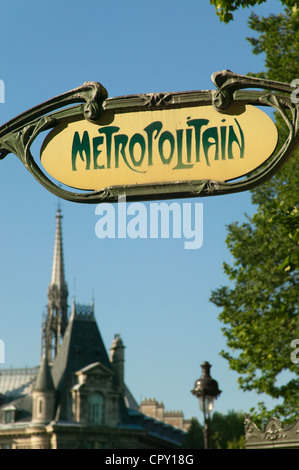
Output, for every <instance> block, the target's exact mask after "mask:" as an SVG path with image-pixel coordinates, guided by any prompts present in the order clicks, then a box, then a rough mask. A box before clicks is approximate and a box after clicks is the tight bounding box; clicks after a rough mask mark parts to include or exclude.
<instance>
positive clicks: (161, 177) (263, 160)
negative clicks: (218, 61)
mask: <svg viewBox="0 0 299 470" xmlns="http://www.w3.org/2000/svg"><path fill="white" fill-rule="evenodd" d="M212 79H213V81H214V83H215V85H216V87H217V89H216V90H207V91H203V90H200V91H187V92H175V93H148V94H141V95H131V96H123V97H116V98H109V99H108V98H107V96H108V94H107V91H106V89H105V88H104V87H103V86H102V85H101V84H99V83H97V82H86V83H84V84H83V85H82V87H79V88H76V89H75V90H71V91H69V92H67V93H64V94H63V95H60V96H58V97H55V98H53V99H52V100H49V101H47V102H45V103H42V104H41V105H38V106H37V107H35V108H33V109H31V110H29V111H26V112H25V113H23V114H22V115H20V116H18V117H16V118H15V119H13V120H12V121H10V122H9V123H7V124H5V125H4V126H2V127H0V157H2V158H4V157H5V156H6V155H7V154H8V153H15V154H16V155H17V156H18V157H19V158H20V159H21V161H22V162H23V163H24V165H25V166H26V167H27V169H28V170H29V171H30V172H31V173H32V174H33V175H34V177H35V178H36V179H37V180H38V181H39V182H40V183H41V184H43V185H44V186H45V187H46V188H47V189H49V190H50V191H51V192H53V193H54V194H56V195H57V196H59V197H62V198H64V199H68V200H71V201H76V202H104V201H105V202H108V201H109V202H115V201H117V200H118V197H119V196H120V195H124V196H126V199H127V200H128V201H129V200H151V199H167V198H182V197H195V196H208V195H217V194H226V193H233V192H239V191H244V190H248V189H251V188H253V187H255V186H258V185H259V184H262V183H263V182H264V181H266V180H267V179H269V178H271V176H273V175H274V174H275V173H276V171H278V169H279V168H280V167H281V166H282V165H283V164H284V163H285V161H286V160H287V159H288V158H289V156H290V155H291V153H292V152H293V151H294V149H295V148H296V146H297V145H298V127H299V126H298V112H297V111H298V104H297V103H294V102H293V101H292V100H291V96H292V93H293V92H294V87H292V86H291V85H288V84H284V83H280V82H270V81H267V80H262V79H256V78H252V77H245V76H242V75H237V74H233V73H232V72H229V71H223V72H217V73H215V74H213V76H212ZM244 88H250V89H251V90H244ZM253 88H262V91H255V90H252V89H253ZM265 89H266V91H265ZM277 92H279V94H277ZM82 102H83V104H78V103H82ZM74 103H77V104H75V105H74V106H71V107H66V106H69V105H70V104H74ZM262 106H263V107H265V106H268V107H269V106H270V107H272V108H274V109H275V110H276V111H279V112H281V114H282V115H283V116H284V118H285V120H286V122H287V124H288V127H289V129H290V135H289V137H288V139H287V141H286V142H285V143H284V144H283V146H282V147H281V148H280V149H278V150H277V142H278V131H277V128H276V125H275V124H274V122H273V121H272V119H271V118H270V117H269V116H268V114H266V113H265V112H264V111H262V110H261V109H260V108H261V107H262ZM58 108H61V109H59V110H57V109H58ZM43 131H50V132H48V134H47V136H46V137H45V139H44V142H43V144H42V146H41V152H40V154H41V155H40V158H41V161H40V162H37V161H35V160H34V158H33V156H32V155H31V151H30V148H31V145H32V143H33V141H34V140H35V139H36V137H37V136H38V135H39V134H40V133H41V132H43ZM275 152H276V154H275ZM43 170H44V171H45V172H46V174H45V173H44V172H43ZM61 184H62V185H64V187H61ZM69 188H72V190H70V189H69ZM74 190H75V191H74ZM76 190H77V191H76ZM78 191H79V192H78ZM82 191H89V192H85V193H84V192H82Z"/></svg>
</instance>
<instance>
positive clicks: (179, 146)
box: [174, 129, 193, 170]
mask: <svg viewBox="0 0 299 470" xmlns="http://www.w3.org/2000/svg"><path fill="white" fill-rule="evenodd" d="M187 130H189V131H191V132H192V129H187ZM183 132H184V131H183V129H177V131H176V136H177V150H178V163H177V164H176V166H175V167H174V170H180V169H183V168H192V167H193V164H189V165H186V163H183V162H182V146H183Z"/></svg>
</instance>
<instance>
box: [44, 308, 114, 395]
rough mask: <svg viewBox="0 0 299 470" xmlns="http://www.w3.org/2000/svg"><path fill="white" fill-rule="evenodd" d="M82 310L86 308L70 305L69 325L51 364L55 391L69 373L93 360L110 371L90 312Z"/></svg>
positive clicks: (108, 362)
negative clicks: (71, 308)
mask: <svg viewBox="0 0 299 470" xmlns="http://www.w3.org/2000/svg"><path fill="white" fill-rule="evenodd" d="M84 309H86V307H82V306H80V305H78V304H75V303H74V304H73V311H72V315H71V318H70V321H69V324H68V326H67V329H66V331H65V334H64V337H63V341H62V344H61V346H60V348H59V351H58V354H57V356H56V358H55V360H54V363H53V367H52V377H53V382H54V385H55V388H56V389H57V390H58V391H60V390H61V389H62V388H63V387H64V382H65V381H66V380H67V378H68V377H69V376H70V375H72V374H73V373H74V372H76V371H78V370H80V369H82V368H83V367H86V366H88V365H89V364H93V363H94V362H101V363H102V364H103V365H104V366H106V367H108V369H110V370H112V367H111V364H110V361H109V358H108V355H107V351H106V348H105V346H104V342H103V340H102V336H101V333H100V331H99V329H98V326H97V323H96V321H95V318H94V316H93V311H84Z"/></svg>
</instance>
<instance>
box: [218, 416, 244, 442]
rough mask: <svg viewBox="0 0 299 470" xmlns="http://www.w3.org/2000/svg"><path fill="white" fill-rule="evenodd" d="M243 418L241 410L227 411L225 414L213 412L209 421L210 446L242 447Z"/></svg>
mask: <svg viewBox="0 0 299 470" xmlns="http://www.w3.org/2000/svg"><path fill="white" fill-rule="evenodd" d="M244 420H245V415H244V413H241V412H235V411H229V412H228V413H227V414H226V415H223V414H222V413H218V412H214V413H213V415H212V417H211V421H210V429H211V448H212V449H239V448H243V447H244Z"/></svg>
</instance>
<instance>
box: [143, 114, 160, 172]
mask: <svg viewBox="0 0 299 470" xmlns="http://www.w3.org/2000/svg"><path fill="white" fill-rule="evenodd" d="M161 129H162V122H161V121H155V122H152V123H151V124H149V125H148V126H146V127H145V128H144V130H145V132H146V133H147V146H148V165H149V166H150V165H152V164H153V133H154V132H155V131H156V135H155V136H154V139H156V138H157V137H158V135H159V133H160V131H161Z"/></svg>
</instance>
